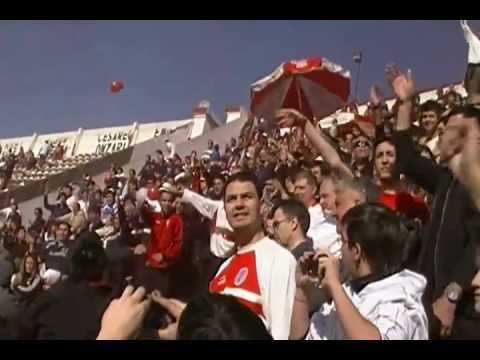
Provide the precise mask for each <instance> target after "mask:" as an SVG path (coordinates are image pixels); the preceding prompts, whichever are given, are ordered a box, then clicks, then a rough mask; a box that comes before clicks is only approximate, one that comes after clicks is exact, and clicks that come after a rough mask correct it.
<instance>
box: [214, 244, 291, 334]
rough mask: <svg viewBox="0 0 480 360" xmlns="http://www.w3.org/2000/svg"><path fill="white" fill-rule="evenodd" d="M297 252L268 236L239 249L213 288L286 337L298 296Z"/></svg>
mask: <svg viewBox="0 0 480 360" xmlns="http://www.w3.org/2000/svg"><path fill="white" fill-rule="evenodd" d="M295 267H296V261H295V258H294V257H293V255H292V254H291V253H290V252H289V251H288V250H287V249H285V248H283V247H282V246H280V245H278V244H277V243H276V242H275V241H273V240H271V239H269V238H268V237H265V238H263V239H261V240H259V241H257V242H255V243H253V244H251V245H247V246H245V247H243V248H241V249H240V250H238V251H237V252H236V253H235V254H234V255H233V256H231V257H230V258H229V259H227V260H226V261H225V262H224V263H223V264H222V266H221V267H220V269H219V271H218V272H217V275H216V276H215V277H214V278H213V280H212V281H211V282H210V292H212V293H220V294H224V295H231V296H233V297H235V298H237V299H238V300H239V301H240V302H241V303H243V304H244V305H246V306H247V307H248V308H249V309H250V310H252V311H253V312H254V313H255V314H257V315H258V316H260V317H261V318H262V320H264V322H265V324H266V326H267V329H268V330H269V331H270V333H271V334H272V336H273V338H274V339H276V340H286V339H288V336H289V334H290V321H291V317H292V309H293V303H294V297H295Z"/></svg>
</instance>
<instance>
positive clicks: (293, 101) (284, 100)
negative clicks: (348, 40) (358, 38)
mask: <svg viewBox="0 0 480 360" xmlns="http://www.w3.org/2000/svg"><path fill="white" fill-rule="evenodd" d="M349 94H350V73H349V72H348V71H346V70H344V69H343V68H342V67H341V66H340V65H337V64H334V63H332V62H331V61H329V60H327V59H325V58H319V57H312V58H308V59H305V60H299V61H290V62H286V63H283V64H281V65H280V66H279V67H278V68H277V69H276V70H275V71H274V72H272V73H271V74H269V75H268V76H266V77H264V78H263V79H260V80H258V81H257V82H255V83H253V84H252V85H251V92H250V95H251V96H250V100H251V103H250V109H251V111H252V113H253V114H255V115H257V116H258V117H261V118H265V119H272V118H273V116H274V114H275V112H276V111H277V110H279V109H281V108H292V109H296V110H298V111H300V112H301V113H303V114H304V115H305V116H307V117H309V118H313V117H316V118H318V119H321V118H323V117H325V116H327V115H330V114H331V113H333V112H335V111H336V110H338V109H339V108H341V107H342V106H344V105H345V103H346V102H347V100H348V96H349Z"/></svg>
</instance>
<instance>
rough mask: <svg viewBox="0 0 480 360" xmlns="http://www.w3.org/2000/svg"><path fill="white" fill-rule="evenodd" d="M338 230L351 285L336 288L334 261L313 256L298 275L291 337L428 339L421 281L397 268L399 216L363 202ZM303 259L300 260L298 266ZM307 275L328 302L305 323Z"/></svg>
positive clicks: (329, 256)
mask: <svg viewBox="0 0 480 360" xmlns="http://www.w3.org/2000/svg"><path fill="white" fill-rule="evenodd" d="M340 229H341V230H340V233H341V236H342V249H341V251H342V262H343V264H344V266H345V267H346V269H347V271H348V273H349V274H350V281H349V282H347V283H345V284H343V285H342V284H341V280H340V271H339V268H340V267H339V262H338V259H336V257H334V256H333V255H332V254H330V253H329V252H328V251H319V252H317V254H315V256H314V257H313V261H314V266H313V269H311V270H310V269H308V271H302V274H303V275H300V274H299V275H298V276H297V286H299V287H297V294H296V295H295V305H296V307H295V310H296V311H295V312H294V317H293V320H292V324H293V325H292V338H295V339H300V338H305V337H306V338H307V339H308V340H343V339H345V340H427V339H428V321H427V316H426V314H425V310H424V308H423V305H422V295H423V291H424V289H425V285H426V280H425V278H424V277H423V276H421V275H420V274H417V273H414V272H412V271H409V270H403V268H402V247H403V237H404V235H405V234H404V232H403V229H402V226H401V223H400V220H399V219H398V217H397V216H396V215H395V214H394V213H393V212H391V211H390V210H389V209H387V208H386V207H384V206H381V205H372V204H362V205H359V206H356V207H354V208H352V209H350V210H349V211H348V212H347V213H346V214H345V216H344V217H343V219H342V223H341V227H340ZM307 260H308V259H307V258H303V259H302V260H301V264H302V263H303V264H304V265H306V264H307ZM309 262H310V261H308V263H309ZM301 268H302V266H301ZM310 271H311V272H310ZM312 276H313V277H316V278H317V280H316V282H317V283H318V284H320V286H321V287H322V289H324V290H325V291H327V293H329V295H330V297H331V299H332V303H325V304H324V305H323V306H322V307H321V308H320V309H319V310H318V311H317V312H316V313H315V314H314V315H313V317H312V318H311V320H310V319H309V317H308V315H309V313H308V310H309V304H310V302H311V300H310V299H311V295H310V291H309V284H310V283H311V281H310V279H311V277H312Z"/></svg>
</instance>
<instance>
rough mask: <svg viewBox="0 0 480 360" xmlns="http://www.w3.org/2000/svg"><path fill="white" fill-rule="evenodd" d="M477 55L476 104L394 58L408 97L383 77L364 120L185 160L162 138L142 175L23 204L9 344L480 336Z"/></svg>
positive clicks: (12, 241) (248, 129) (283, 131)
mask: <svg viewBox="0 0 480 360" xmlns="http://www.w3.org/2000/svg"><path fill="white" fill-rule="evenodd" d="M465 31H466V37H467V40H468V31H467V30H465ZM475 39H476V38H475ZM479 43H480V42H479ZM469 44H470V47H472V46H473V45H472V44H473V43H472V42H471V41H469ZM478 49H480V44H479V47H478ZM478 64H480V59H478V60H475V59H473V60H472V59H471V58H469V65H468V70H467V77H466V80H465V88H466V89H467V92H468V97H467V98H462V97H461V96H460V95H459V94H457V93H455V92H453V91H448V92H447V93H442V92H439V93H438V99H437V100H429V101H427V102H425V103H422V104H420V103H419V101H418V99H419V98H418V96H417V95H416V89H415V84H414V81H413V79H412V74H411V72H410V71H407V72H403V71H401V70H400V69H399V68H398V67H397V66H394V65H390V66H387V69H386V79H387V82H388V83H389V85H390V86H391V88H392V89H393V92H394V95H395V96H396V99H397V100H396V102H395V104H394V106H393V107H392V108H390V109H389V108H388V107H387V106H386V104H385V99H384V97H383V95H382V93H381V91H380V89H379V87H378V86H373V87H372V89H371V94H370V102H369V106H368V109H367V111H366V113H365V114H362V117H363V118H366V119H370V121H363V122H362V123H356V122H353V126H352V124H350V125H349V126H348V127H345V126H339V125H338V123H336V122H335V121H334V122H333V125H332V127H330V129H328V130H324V129H322V128H321V127H320V125H319V123H318V122H317V121H316V119H308V118H306V117H305V116H304V115H302V114H301V113H300V112H298V111H296V110H293V109H279V110H278V112H277V114H276V118H275V119H271V120H268V121H266V120H261V121H259V120H258V119H256V118H254V117H253V116H252V117H250V118H249V120H248V121H247V123H246V124H245V126H244V127H243V129H242V130H241V133H240V134H239V136H237V137H233V138H231V139H230V140H229V141H228V142H227V143H225V144H218V143H217V144H215V143H214V141H213V140H211V141H209V143H208V148H207V149H206V150H204V151H203V152H200V153H197V152H196V151H192V153H191V154H189V155H187V156H184V157H183V158H182V157H181V156H179V155H178V154H177V153H176V152H175V146H174V145H173V144H172V143H170V142H168V141H167V143H166V147H167V149H168V151H169V152H168V154H166V155H164V154H163V152H162V151H160V150H158V151H156V153H155V154H153V155H152V156H147V159H146V161H145V164H144V165H143V167H142V168H141V170H140V171H139V172H138V174H137V172H136V171H135V170H134V169H129V170H128V173H125V172H124V170H123V169H122V168H119V167H116V166H115V165H112V166H111V168H110V170H109V171H108V172H107V174H106V175H105V177H104V181H103V183H95V182H94V181H93V180H92V178H91V177H90V176H89V175H88V174H85V176H84V178H83V179H82V180H81V181H79V182H78V183H73V184H67V185H65V186H63V187H62V188H61V189H59V192H58V196H57V199H56V201H55V202H54V203H51V199H49V196H48V193H49V190H50V189H49V188H48V186H47V187H46V188H45V195H44V207H43V208H36V209H35V214H34V215H35V218H34V220H33V221H31V222H29V224H28V225H27V224H25V222H24V221H23V220H22V214H21V213H20V212H19V210H18V205H17V204H16V203H15V201H14V200H13V199H12V202H11V206H10V207H9V208H8V209H6V210H5V211H3V221H2V228H1V230H0V238H1V247H0V258H1V261H0V282H1V283H0V285H1V287H0V319H1V323H0V327H1V331H2V337H8V338H17V339H18V338H20V339H25V338H26V339H69V338H74V339H95V338H98V339H131V338H141V339H312V340H313V339H324V340H330V339H377V340H380V339H448V338H450V339H478V338H479V336H480V241H479V239H480V218H479V209H480V207H479V206H480V149H479V144H478V138H479V136H480V129H479V126H480V109H479V103H478V99H479V98H478V95H479V94H480V86H478V85H477V86H475V84H477V83H480V81H479V74H480V73H479V72H478V69H479V68H480V67H479V65H478ZM352 108H353V109H352V110H351V111H356V110H355V109H354V107H352ZM216 140H217V141H219V140H220V139H216ZM220 145H224V147H223V149H221V147H220ZM27 158H29V157H28V155H27V156H26V157H25V159H24V160H25V163H26V164H30V162H29V161H30V160H27ZM29 159H30V158H29ZM17 160H18V159H17ZM8 161H11V160H8V159H7V160H6V162H8ZM25 166H26V165H25ZM7 168H8V166H7ZM72 309H74V310H72Z"/></svg>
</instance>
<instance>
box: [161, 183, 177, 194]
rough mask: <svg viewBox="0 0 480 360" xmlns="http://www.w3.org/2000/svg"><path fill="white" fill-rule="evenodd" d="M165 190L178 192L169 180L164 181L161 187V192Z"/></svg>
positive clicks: (173, 192) (172, 192)
mask: <svg viewBox="0 0 480 360" xmlns="http://www.w3.org/2000/svg"><path fill="white" fill-rule="evenodd" d="M163 191H165V192H168V193H171V194H176V193H177V190H176V189H175V187H174V186H173V185H172V184H170V183H168V182H165V183H163V184H162V186H161V187H160V192H163Z"/></svg>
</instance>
